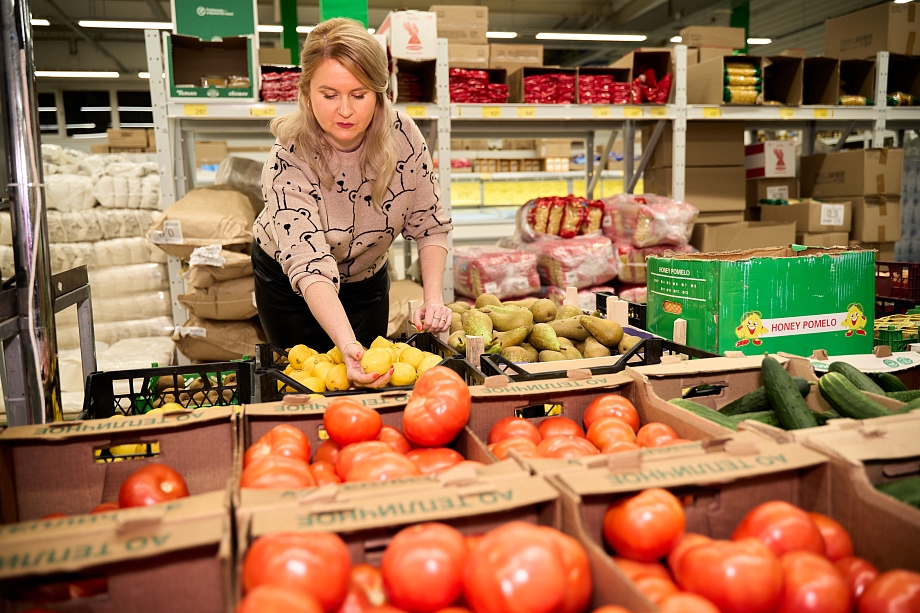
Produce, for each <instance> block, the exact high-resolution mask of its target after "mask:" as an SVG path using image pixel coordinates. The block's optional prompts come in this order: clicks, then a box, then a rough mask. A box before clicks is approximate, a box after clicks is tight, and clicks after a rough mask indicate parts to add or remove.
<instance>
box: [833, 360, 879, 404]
mask: <svg viewBox="0 0 920 613" xmlns="http://www.w3.org/2000/svg"><path fill="white" fill-rule="evenodd" d="M827 372H829V373H831V372H835V373H840V374H841V375H843V376H844V377H846V378H847V380H849V382H850V383H852V384H853V385H855V386H856V388H857V389H861V390H864V391H866V392H871V393H873V394H878V395H880V396H884V395H885V390H883V389H882V388H881V387H879V386H878V385H876V383H875V381H873V380H872V379H870V378H869V377H868V376H866V375H865V374H863V372H862V371H861V370H859V369H858V368H856V367H855V366H851V365H849V364H847V363H846V362H831V365H830V366H828V367H827Z"/></svg>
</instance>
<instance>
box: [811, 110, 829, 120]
mask: <svg viewBox="0 0 920 613" xmlns="http://www.w3.org/2000/svg"><path fill="white" fill-rule="evenodd" d="M830 116H831V112H830V109H815V119H827V118H829V117H830Z"/></svg>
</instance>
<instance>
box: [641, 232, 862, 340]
mask: <svg viewBox="0 0 920 613" xmlns="http://www.w3.org/2000/svg"><path fill="white" fill-rule="evenodd" d="M874 314H875V252H874V251H867V250H863V249H835V248H816V247H802V246H799V245H795V246H790V247H776V248H772V249H751V250H748V251H738V252H733V253H721V254H705V253H697V254H687V255H675V256H673V257H650V258H648V315H647V316H648V330H649V332H652V333H653V334H657V335H659V336H662V337H664V338H668V339H671V338H672V337H673V330H674V321H675V320H677V319H678V318H680V319H684V320H686V322H687V344H688V345H689V346H691V347H696V348H699V349H703V350H705V351H710V352H712V353H720V354H724V353H725V352H726V351H742V352H744V353H746V354H748V355H754V354H762V353H764V352H770V353H776V352H780V351H784V352H787V353H793V354H796V355H803V356H809V355H811V354H812V352H813V351H814V350H816V349H824V350H826V351H827V352H828V354H830V355H852V354H859V353H871V352H872V338H873V329H874V326H873V323H874Z"/></svg>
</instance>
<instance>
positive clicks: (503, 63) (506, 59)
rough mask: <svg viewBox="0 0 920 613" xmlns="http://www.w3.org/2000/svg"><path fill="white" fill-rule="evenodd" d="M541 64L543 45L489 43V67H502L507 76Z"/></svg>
mask: <svg viewBox="0 0 920 613" xmlns="http://www.w3.org/2000/svg"><path fill="white" fill-rule="evenodd" d="M542 65H543V45H489V68H504V69H505V70H507V71H508V76H511V75H512V74H514V73H515V72H516V71H517V70H519V69H521V68H525V67H529V66H534V67H538V66H542Z"/></svg>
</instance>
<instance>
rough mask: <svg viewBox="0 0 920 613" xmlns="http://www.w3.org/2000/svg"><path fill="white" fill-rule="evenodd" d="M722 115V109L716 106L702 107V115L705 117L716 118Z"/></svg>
mask: <svg viewBox="0 0 920 613" xmlns="http://www.w3.org/2000/svg"><path fill="white" fill-rule="evenodd" d="M721 116H722V109H720V108H719V107H717V106H712V107H706V108H704V109H703V117H704V118H705V119H717V118H719V117H721Z"/></svg>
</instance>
